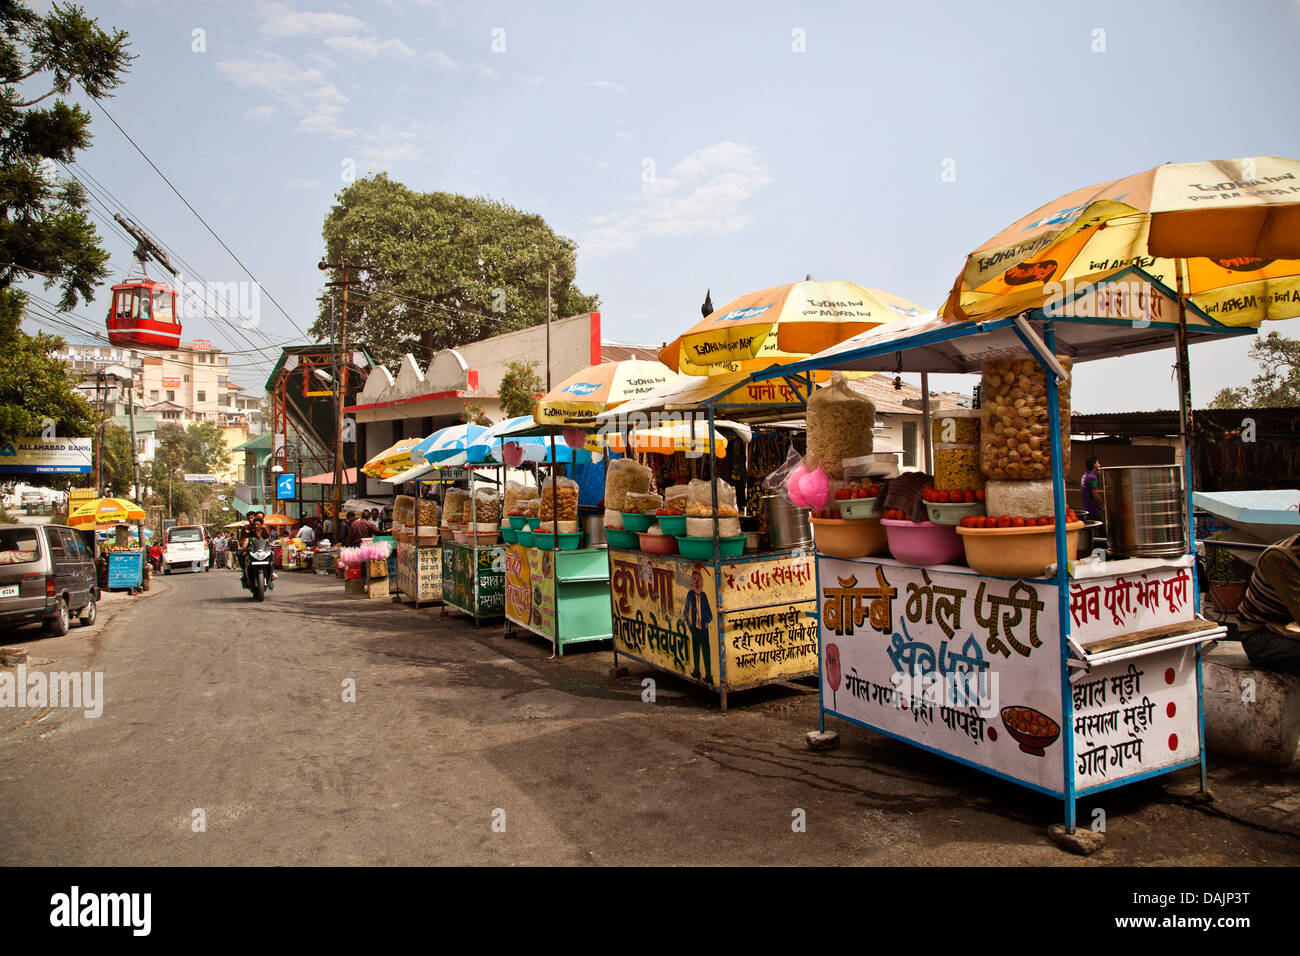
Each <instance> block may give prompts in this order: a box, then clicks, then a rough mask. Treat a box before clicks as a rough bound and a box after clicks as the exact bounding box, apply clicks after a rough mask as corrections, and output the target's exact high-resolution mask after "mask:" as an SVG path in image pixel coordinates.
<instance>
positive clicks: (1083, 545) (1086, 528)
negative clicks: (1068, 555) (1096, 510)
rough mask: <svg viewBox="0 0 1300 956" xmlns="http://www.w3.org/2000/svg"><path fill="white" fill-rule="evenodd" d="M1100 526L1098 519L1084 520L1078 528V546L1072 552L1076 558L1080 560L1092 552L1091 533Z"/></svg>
mask: <svg viewBox="0 0 1300 956" xmlns="http://www.w3.org/2000/svg"><path fill="white" fill-rule="evenodd" d="M1100 527H1101V522H1100V521H1085V522H1084V523H1083V527H1082V528H1080V529H1079V546H1078V548H1076V549H1075V553H1074V557H1075V559H1076V560H1079V561H1082V560H1083V559H1084V558H1086V557H1087V556H1088V555H1090V554H1092V533H1093V531H1095V530H1096V529H1097V528H1100Z"/></svg>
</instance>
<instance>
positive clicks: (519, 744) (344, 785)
mask: <svg viewBox="0 0 1300 956" xmlns="http://www.w3.org/2000/svg"><path fill="white" fill-rule="evenodd" d="M165 583H166V585H167V590H166V592H165V593H162V594H156V595H153V596H151V597H150V598H149V599H148V600H145V601H141V602H139V603H137V604H135V605H133V606H132V607H130V608H129V609H128V610H125V611H123V612H121V613H119V614H118V615H117V616H116V618H115V619H114V620H113V621H111V622H110V623H109V624H108V625H107V626H106V627H105V629H104V632H103V634H102V635H100V636H99V639H98V641H97V645H96V648H95V650H94V652H93V663H92V665H91V666H93V667H95V668H97V669H100V670H102V671H103V672H104V673H105V692H106V697H107V702H106V704H105V708H104V713H103V716H101V717H100V718H98V719H87V718H85V717H83V716H82V715H81V713H80V712H79V711H76V712H68V711H56V712H54V713H53V714H52V715H51V717H50V718H48V719H46V720H44V721H41V722H39V723H34V724H28V725H27V726H24V727H20V728H17V729H13V730H9V731H8V732H5V733H0V792H2V793H3V794H4V795H5V812H4V813H3V814H0V862H3V863H40V864H91V865H99V864H236V863H248V864H290V865H292V864H327V865H336V864H343V865H347V864H427V863H445V864H485V863H486V864H528V863H536V864H541V863H556V864H572V863H579V864H582V863H604V864H617V863H632V864H637V863H640V864H668V863H704V864H709V863H757V864H799V863H824V864H911V863H920V864H940V863H944V864H964V863H999V864H1022V863H1032V864H1038V863H1041V864H1049V865H1052V864H1066V865H1084V866H1095V865H1104V864H1116V863H1150V864H1164V863H1177V864H1186V865H1215V864H1225V863H1228V864H1250V863H1270V864H1286V865H1296V864H1297V863H1300V840H1297V839H1296V838H1295V837H1293V836H1288V835H1285V834H1280V833H1270V832H1266V831H1261V830H1259V829H1257V828H1251V827H1247V826H1243V825H1241V824H1239V823H1237V822H1234V821H1233V820H1230V819H1224V818H1222V817H1219V816H1216V815H1214V814H1213V813H1207V812H1205V811H1202V810H1198V809H1196V808H1194V807H1191V806H1189V805H1187V804H1185V803H1182V802H1180V801H1179V800H1178V799H1177V798H1176V797H1174V796H1172V795H1171V794H1170V793H1169V792H1168V791H1167V790H1166V789H1165V787H1164V785H1163V784H1161V783H1160V782H1151V783H1149V784H1141V785H1138V786H1136V787H1134V788H1127V789H1122V790H1120V791H1117V792H1114V793H1111V794H1107V795H1106V796H1107V797H1108V799H1107V800H1106V802H1105V803H1103V804H1102V807H1103V809H1104V810H1105V811H1106V814H1107V816H1108V824H1109V825H1108V843H1107V848H1106V849H1105V850H1104V851H1102V852H1101V853H1099V854H1097V855H1096V856H1093V857H1089V858H1086V859H1085V858H1081V857H1075V856H1071V855H1069V854H1066V853H1064V852H1062V851H1060V850H1058V849H1056V848H1055V847H1053V846H1052V845H1050V844H1049V843H1048V842H1047V841H1046V839H1045V837H1044V830H1045V828H1046V826H1047V825H1048V824H1049V823H1052V822H1054V821H1055V820H1056V819H1057V816H1058V813H1059V809H1058V806H1057V805H1056V804H1054V803H1053V802H1051V801H1049V800H1047V799H1046V798H1040V797H1038V796H1035V795H1032V794H1029V793H1027V792H1025V791H1022V790H1019V789H1017V788H1014V787H1012V786H1010V785H1006V784H1003V783H1000V782H998V781H996V780H993V779H990V778H987V777H985V776H983V775H981V774H978V773H975V772H973V771H968V770H965V769H963V768H961V767H957V766H954V765H951V764H949V763H948V762H946V761H942V760H940V759H938V758H933V757H930V756H928V755H925V754H923V753H919V752H917V751H914V750H912V749H911V748H908V747H905V746H903V745H900V744H897V743H894V742H891V741H889V740H887V739H884V738H881V737H879V736H876V735H873V734H871V733H869V732H867V731H863V730H860V729H858V728H853V727H843V726H841V727H840V728H839V729H840V730H841V732H842V735H843V743H842V745H841V747H840V748H839V749H838V750H836V751H834V752H832V753H827V754H817V753H812V752H810V751H808V750H807V749H805V747H804V744H803V733H804V732H805V731H806V730H808V729H810V728H811V727H813V726H814V724H815V717H816V695H815V693H811V692H808V691H806V690H798V689H787V688H769V689H764V690H760V691H755V692H751V693H749V694H747V695H739V696H737V697H735V698H733V703H734V706H733V709H732V710H731V712H730V713H728V714H727V715H722V714H720V713H719V711H718V709H717V706H716V702H715V699H714V698H712V697H710V696H708V695H705V694H702V693H699V692H697V691H696V690H695V689H694V688H691V687H688V686H686V685H682V684H674V682H672V681H671V680H666V679H661V680H660V681H659V684H658V693H657V700H656V702H655V703H653V704H650V703H644V702H642V700H641V689H642V688H641V679H642V677H643V676H647V675H648V673H649V672H645V671H641V670H638V669H635V668H634V669H633V672H632V674H631V675H630V677H628V678H624V679H621V680H613V681H612V680H610V679H609V678H608V677H607V674H606V671H607V669H608V667H609V663H610V655H609V653H608V652H607V651H604V650H595V651H590V652H586V653H579V654H574V655H571V656H569V657H566V658H564V659H563V660H562V661H548V660H547V659H546V658H547V657H548V656H549V653H550V651H549V646H548V645H545V644H543V643H542V642H540V641H537V640H535V639H532V638H528V637H519V636H516V637H511V638H506V637H505V636H504V634H503V632H502V630H501V628H500V627H496V626H484V627H481V628H475V627H474V626H473V625H472V624H471V623H469V622H468V621H466V619H464V618H460V617H456V616H452V617H447V618H442V617H440V615H439V612H438V610H437V609H428V610H424V611H415V610H412V609H410V608H408V607H403V606H400V605H393V604H391V603H388V602H373V601H367V600H365V599H362V598H357V597H349V596H345V595H344V594H343V593H342V588H341V586H340V585H339V583H338V582H336V581H335V580H334V579H324V578H318V577H314V576H307V575H301V574H289V575H281V578H280V581H279V583H278V586H277V588H276V590H275V592H274V593H273V594H272V596H271V598H270V600H269V601H268V602H267V603H266V604H265V605H257V604H255V603H253V602H251V601H250V600H249V599H248V597H247V596H246V593H245V592H242V591H241V590H240V589H239V587H238V582H237V580H236V579H235V577H234V574H233V572H222V571H213V572H211V573H208V574H198V575H172V576H171V577H169V578H167V579H165ZM25 643H26V645H27V646H28V647H29V648H30V649H31V652H32V654H33V655H40V654H41V653H42V650H41V648H42V641H41V640H40V639H33V640H26V641H25ZM70 663H75V662H70ZM348 680H351V681H355V686H356V701H355V703H349V702H345V701H344V700H343V699H342V697H343V684H344V682H345V681H348ZM11 723H12V722H10V723H6V724H4V726H6V727H7V726H10V725H11ZM1184 782H1185V781H1184ZM196 810H201V811H202V813H203V817H204V819H205V822H206V829H205V831H204V832H194V827H193V820H194V812H195V811H196ZM795 810H802V811H804V814H805V815H806V832H794V831H793V829H792V822H793V820H794V816H792V814H793V813H794V811H795ZM494 815H495V819H496V820H497V821H500V820H501V819H502V818H503V817H504V823H505V828H504V832H494V829H493V821H494ZM1081 818H1082V819H1084V820H1090V819H1091V818H1092V817H1091V808H1090V807H1087V806H1085V807H1083V808H1082V810H1081Z"/></svg>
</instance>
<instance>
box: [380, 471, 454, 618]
mask: <svg viewBox="0 0 1300 956" xmlns="http://www.w3.org/2000/svg"><path fill="white" fill-rule="evenodd" d="M415 471H416V477H413V478H411V479H409V480H411V481H413V482H414V484H415V500H416V503H417V504H416V507H417V516H416V519H415V524H414V525H411V526H406V527H401V528H399V527H397V526H396V524H394V527H393V541H394V542H395V548H394V557H393V583H394V585H395V587H396V590H397V594H398V597H399V598H400V599H401V600H403V601H406V602H408V603H411V604H414V605H415V606H416V607H417V608H421V607H424V606H425V605H426V604H432V603H434V602H441V601H442V544H441V541H440V538H439V531H438V528H437V527H433V526H428V525H421V524H420V521H419V518H418V509H419V503H420V502H421V501H423V500H424V498H423V495H422V494H421V490H420V489H421V488H422V487H445V485H446V484H447V482H449V481H452V480H456V479H454V478H453V477H452V475H451V473H450V472H443V471H435V472H432V473H426V472H425V471H423V470H421V469H416V470H415ZM403 480H405V479H404V476H403V475H398V476H397V478H396V479H393V484H394V485H400V484H402V483H403ZM394 521H396V510H394Z"/></svg>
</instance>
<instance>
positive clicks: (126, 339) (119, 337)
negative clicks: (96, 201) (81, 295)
mask: <svg viewBox="0 0 1300 956" xmlns="http://www.w3.org/2000/svg"><path fill="white" fill-rule="evenodd" d="M113 218H114V219H116V220H117V221H118V223H119V224H120V225H121V226H122V228H123V229H125V230H126V231H127V232H128V233H130V234H131V236H132V237H133V238H134V239H135V241H136V247H135V253H134V257H135V261H136V263H137V265H139V267H140V274H141V276H142V278H139V279H134V278H132V277H131V276H128V277H127V281H125V282H123V283H122V284H121V285H115V286H113V298H112V301H111V302H110V303H109V306H108V340H109V342H111V343H113V344H114V345H123V346H126V347H127V348H131V349H159V350H162V349H174V348H177V347H178V346H179V345H180V344H181V318H180V314H179V313H178V312H177V311H176V290H174V289H173V288H172V287H171V286H168V285H165V284H163V283H161V282H154V281H153V280H152V279H150V278H149V272H148V270H147V269H146V268H145V263H146V262H147V261H148V260H149V259H153V260H154V261H155V262H157V263H158V264H159V265H161V266H162V267H163V268H164V269H166V270H167V271H168V272H170V273H171V274H172V275H175V274H176V269H175V268H174V267H173V266H172V264H171V262H169V261H168V259H167V254H166V253H165V252H163V251H162V249H161V248H159V246H158V244H157V243H156V242H154V241H153V239H151V238H150V237H149V235H148V234H147V233H146V232H145V231H144V230H143V229H141V228H140V227H139V226H137V225H136V224H135V223H134V222H132V221H131V220H130V219H127V218H126V217H124V216H123V215H122V214H121V213H118V214H117V215H115V216H113ZM134 273H135V270H132V276H133V275H134Z"/></svg>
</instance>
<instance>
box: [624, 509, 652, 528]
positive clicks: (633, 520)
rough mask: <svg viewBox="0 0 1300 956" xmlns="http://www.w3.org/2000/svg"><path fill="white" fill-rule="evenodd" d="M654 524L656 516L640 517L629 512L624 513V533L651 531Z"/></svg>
mask: <svg viewBox="0 0 1300 956" xmlns="http://www.w3.org/2000/svg"><path fill="white" fill-rule="evenodd" d="M654 523H655V516H654V515H639V514H635V513H633V512H628V511H625V512H623V530H624V531H649V530H650V526H651V525H652V524H654Z"/></svg>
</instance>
